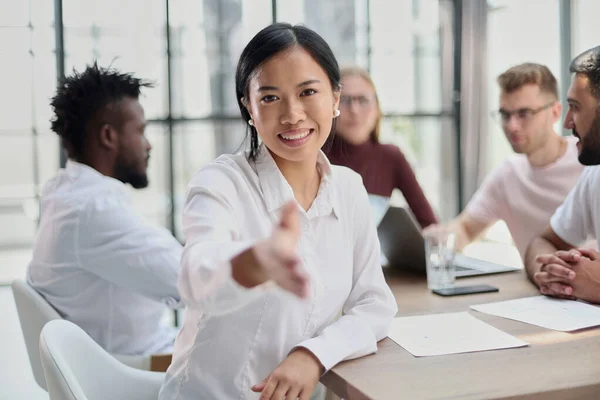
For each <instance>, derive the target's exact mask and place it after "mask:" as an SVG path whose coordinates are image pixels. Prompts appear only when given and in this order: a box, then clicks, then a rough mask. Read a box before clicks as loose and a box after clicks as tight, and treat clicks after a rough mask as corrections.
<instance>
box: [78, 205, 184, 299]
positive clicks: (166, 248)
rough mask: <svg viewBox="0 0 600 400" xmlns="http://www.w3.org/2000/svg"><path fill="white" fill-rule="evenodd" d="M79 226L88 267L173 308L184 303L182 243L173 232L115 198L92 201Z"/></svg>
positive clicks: (81, 261)
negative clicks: (180, 280) (180, 287)
mask: <svg viewBox="0 0 600 400" xmlns="http://www.w3.org/2000/svg"><path fill="white" fill-rule="evenodd" d="M77 226H78V230H79V232H78V234H77V237H76V240H77V243H76V246H75V249H76V250H75V251H76V252H77V254H76V257H77V260H78V263H79V265H81V267H82V268H83V269H85V270H87V271H88V272H90V273H92V274H94V275H96V276H99V277H100V278H102V279H104V280H107V281H109V282H112V283H114V284H116V285H119V286H121V287H126V288H129V289H131V290H133V291H135V292H138V293H141V294H142V295H144V296H147V297H149V298H151V299H154V300H157V301H161V302H163V303H165V304H166V305H167V306H168V307H170V308H178V307H181V306H182V304H181V303H180V301H179V293H178V290H177V279H178V277H179V265H180V259H181V251H182V246H181V244H180V243H179V242H178V241H177V240H176V239H175V238H174V237H173V236H172V235H171V234H170V232H168V231H167V230H166V229H164V228H160V227H157V226H153V225H150V224H149V223H147V222H146V221H145V220H143V219H142V218H141V217H140V216H138V215H137V214H136V213H135V210H133V209H132V208H131V206H130V205H129V203H125V202H124V201H121V200H120V199H118V198H115V197H109V198H103V199H93V200H92V201H89V202H88V203H87V204H86V205H85V207H84V209H83V210H82V212H81V213H80V216H79V221H78V225H77Z"/></svg>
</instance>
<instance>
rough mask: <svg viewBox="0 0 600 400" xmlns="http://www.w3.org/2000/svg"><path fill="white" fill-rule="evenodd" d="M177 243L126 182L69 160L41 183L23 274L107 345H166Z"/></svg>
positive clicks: (132, 350)
mask: <svg viewBox="0 0 600 400" xmlns="http://www.w3.org/2000/svg"><path fill="white" fill-rule="evenodd" d="M181 252H182V246H181V244H180V243H179V242H178V241H177V240H176V239H175V238H174V237H173V236H172V235H171V234H170V232H169V231H168V230H166V229H164V228H159V227H157V226H153V225H150V224H149V223H147V222H146V221H144V219H143V218H142V217H141V216H139V215H138V214H137V212H136V210H135V208H134V207H133V204H132V202H131V199H130V197H129V196H128V193H127V192H126V188H125V185H124V184H123V183H121V182H119V181H118V180H116V179H113V178H110V177H107V176H105V175H102V174H101V173H99V172H98V171H96V170H95V169H93V168H91V167H89V166H86V165H83V164H80V163H77V162H74V161H71V160H69V161H68V162H67V165H66V168H65V169H62V170H60V171H59V173H58V175H57V177H56V178H54V179H53V180H51V181H50V182H49V183H48V184H47V185H46V187H45V188H44V193H43V195H42V200H41V218H40V226H39V230H38V233H37V237H36V243H35V246H34V250H33V259H32V261H31V263H30V264H29V268H28V271H27V280H28V282H29V284H30V285H31V286H33V287H34V288H35V289H36V290H37V291H38V292H40V293H41V294H42V295H43V296H44V297H45V298H46V300H47V301H48V302H49V303H50V304H51V305H52V306H53V307H54V308H55V309H56V310H57V311H58V312H59V313H60V314H61V315H62V316H63V317H64V318H65V319H68V320H69V321H72V322H73V323H75V324H77V325H79V326H80V327H81V328H82V329H83V330H85V331H86V332H87V333H88V334H89V335H90V336H91V337H92V338H93V339H94V340H95V341H96V342H97V343H98V344H100V346H102V347H103V348H104V349H106V350H107V351H109V352H111V353H119V354H153V353H162V352H169V351H171V350H172V345H173V342H174V338H175V335H176V331H175V330H174V328H173V327H168V326H165V325H164V324H162V323H161V319H162V318H163V315H164V313H165V311H166V310H167V309H168V308H169V307H178V306H179V305H181V303H180V301H179V293H178V290H177V279H178V275H179V268H180V260H181Z"/></svg>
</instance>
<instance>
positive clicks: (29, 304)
mask: <svg viewBox="0 0 600 400" xmlns="http://www.w3.org/2000/svg"><path fill="white" fill-rule="evenodd" d="M12 291H13V296H14V298H15V304H16V305H17V312H18V314H19V321H20V322H21V330H22V331H23V338H24V339H25V346H26V347H27V354H28V355H29V363H30V364H31V369H32V371H33V377H34V378H35V381H36V382H37V384H38V385H39V386H40V387H41V388H42V389H44V390H47V388H46V381H45V380H44V371H43V369H42V364H41V361H40V351H39V341H40V332H41V331H42V328H43V327H44V325H46V323H48V322H49V321H52V320H56V319H62V317H61V316H60V314H58V312H57V311H56V310H55V309H54V308H52V306H51V305H50V304H48V302H47V301H46V299H44V298H43V297H42V296H41V295H40V294H39V293H38V292H37V291H36V290H35V289H34V288H32V287H31V286H29V284H28V283H27V282H25V281H23V280H20V279H16V280H14V281H13V283H12ZM113 356H114V357H115V358H117V359H118V360H119V361H121V362H122V363H124V364H126V365H129V366H131V367H134V368H137V369H142V370H149V369H150V363H151V357H150V356H128V355H121V354H113Z"/></svg>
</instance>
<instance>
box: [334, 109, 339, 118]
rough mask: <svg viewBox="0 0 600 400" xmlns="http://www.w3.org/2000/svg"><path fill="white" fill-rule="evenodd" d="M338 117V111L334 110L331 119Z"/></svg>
mask: <svg viewBox="0 0 600 400" xmlns="http://www.w3.org/2000/svg"><path fill="white" fill-rule="evenodd" d="M339 116H340V110H335V111H334V112H333V118H336V117H339Z"/></svg>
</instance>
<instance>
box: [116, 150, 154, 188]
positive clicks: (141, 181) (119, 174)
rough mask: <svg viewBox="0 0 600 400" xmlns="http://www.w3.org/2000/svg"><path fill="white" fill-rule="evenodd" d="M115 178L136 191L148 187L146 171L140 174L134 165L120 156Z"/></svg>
mask: <svg viewBox="0 0 600 400" xmlns="http://www.w3.org/2000/svg"><path fill="white" fill-rule="evenodd" d="M115 177H116V178H117V179H118V180H120V181H121V182H123V183H129V184H130V185H131V186H132V187H133V188H134V189H143V188H145V187H147V186H148V175H147V174H146V171H144V172H143V173H139V172H137V171H136V170H135V166H134V165H133V163H129V162H127V161H125V160H124V159H123V157H121V156H118V157H117V161H116V165H115Z"/></svg>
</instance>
